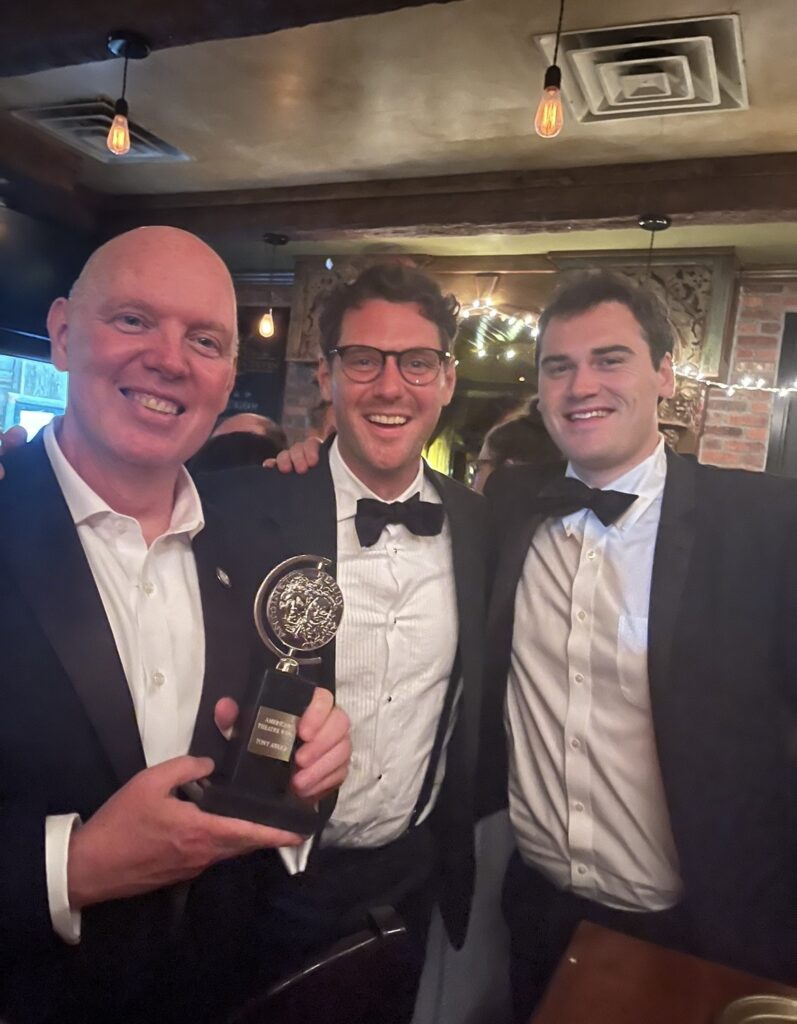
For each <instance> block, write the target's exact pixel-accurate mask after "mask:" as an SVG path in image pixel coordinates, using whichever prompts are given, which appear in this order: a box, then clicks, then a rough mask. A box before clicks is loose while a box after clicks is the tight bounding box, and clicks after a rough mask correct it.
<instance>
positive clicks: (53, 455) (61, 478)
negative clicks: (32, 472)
mask: <svg viewBox="0 0 797 1024" xmlns="http://www.w3.org/2000/svg"><path fill="white" fill-rule="evenodd" d="M58 422H60V417H57V418H56V419H54V420H53V421H52V422H51V423H48V424H47V426H46V427H45V428H44V432H43V433H44V450H45V451H46V452H47V458H48V459H49V460H50V465H51V466H52V470H53V473H54V474H55V479H56V480H57V481H58V486H59V487H60V488H61V492H62V494H63V495H64V500H65V501H66V504H67V507H68V508H69V513H70V515H71V516H72V521H73V522H74V524H75V526H80V525H82V524H83V523H87V522H89V521H90V520H91V519H93V518H95V517H99V516H107V515H111V516H115V517H117V518H120V519H131V518H132V517H131V516H126V515H123V514H122V513H121V512H117V511H116V510H115V509H112V508H111V506H110V505H109V504H108V503H107V502H106V501H104V500H103V499H102V498H101V497H100V496H99V494H97V492H96V491H93V490H92V489H91V487H89V485H88V484H87V483H86V481H85V480H84V479H83V477H82V476H80V474H79V473H78V472H77V470H76V469H75V468H74V466H73V465H72V463H71V462H69V460H68V459H67V457H66V456H65V455H64V453H63V452H62V451H61V446H60V444H59V443H58V438H57V437H56V433H55V428H56V424H57V423H58ZM204 525H205V519H204V516H203V514H202V503H201V501H200V499H199V493H198V492H197V489H196V487H195V486H194V481H193V480H192V479H191V477H190V476H189V474H188V471H187V470H186V469H185V467H184V466H181V467H180V471H179V473H178V475H177V485H176V488H175V497H174V508H173V509H172V517H171V521H170V523H169V528H168V530H166V533H165V534H164V536H166V535H168V534H180V533H187V534H188V536H189V539H191V540H193V539H194V537H195V536H196V535H197V534H198V533H199V532H200V530H201V529H202V528H203V527H204Z"/></svg>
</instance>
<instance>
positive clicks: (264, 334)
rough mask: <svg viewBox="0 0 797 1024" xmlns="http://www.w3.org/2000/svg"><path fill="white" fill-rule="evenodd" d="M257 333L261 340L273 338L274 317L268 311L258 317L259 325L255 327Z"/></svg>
mask: <svg viewBox="0 0 797 1024" xmlns="http://www.w3.org/2000/svg"><path fill="white" fill-rule="evenodd" d="M257 333H258V334H259V335H260V337H261V338H273V337H274V315H273V313H272V311H271V310H270V309H269V310H268V312H266V313H264V314H263V315H262V316H261V317H260V323H259V324H258V325H257Z"/></svg>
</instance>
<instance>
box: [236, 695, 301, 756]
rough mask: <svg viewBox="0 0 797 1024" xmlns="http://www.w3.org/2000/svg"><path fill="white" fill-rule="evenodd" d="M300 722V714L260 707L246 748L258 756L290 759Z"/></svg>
mask: <svg viewBox="0 0 797 1024" xmlns="http://www.w3.org/2000/svg"><path fill="white" fill-rule="evenodd" d="M298 724H299V715H292V714H290V713H289V712H287V711H277V710H276V709H275V708H264V707H260V708H258V710H257V718H256V719H255V724H254V725H253V726H252V734H251V736H250V737H249V744H248V746H247V748H246V749H247V750H248V751H249V753H250V754H257V755H258V757H271V758H273V759H274V760H275V761H290V759H291V751H292V750H293V744H294V743H295V741H296V728H297V726H298Z"/></svg>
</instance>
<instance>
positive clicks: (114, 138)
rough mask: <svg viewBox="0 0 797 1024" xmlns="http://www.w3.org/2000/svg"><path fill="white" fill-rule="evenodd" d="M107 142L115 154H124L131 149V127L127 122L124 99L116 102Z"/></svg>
mask: <svg viewBox="0 0 797 1024" xmlns="http://www.w3.org/2000/svg"><path fill="white" fill-rule="evenodd" d="M105 144H106V146H107V147H108V149H110V151H111V152H112V153H113V154H114V155H115V156H124V155H125V153H128V152H129V151H130V128H129V126H128V124H127V104H126V103H125V101H124V100H118V101H117V103H116V108H115V110H114V119H113V121H112V122H111V128H110V131H109V132H108V138H107V139H106V140H105Z"/></svg>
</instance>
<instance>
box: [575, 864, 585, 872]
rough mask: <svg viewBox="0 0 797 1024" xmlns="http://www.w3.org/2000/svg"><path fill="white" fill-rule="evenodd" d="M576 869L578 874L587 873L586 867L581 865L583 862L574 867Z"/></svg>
mask: <svg viewBox="0 0 797 1024" xmlns="http://www.w3.org/2000/svg"><path fill="white" fill-rule="evenodd" d="M576 871H577V872H578V873H579V874H580V875H586V873H587V869H586V867H585V865H583V864H579V865H578V867H577V868H576Z"/></svg>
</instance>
